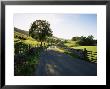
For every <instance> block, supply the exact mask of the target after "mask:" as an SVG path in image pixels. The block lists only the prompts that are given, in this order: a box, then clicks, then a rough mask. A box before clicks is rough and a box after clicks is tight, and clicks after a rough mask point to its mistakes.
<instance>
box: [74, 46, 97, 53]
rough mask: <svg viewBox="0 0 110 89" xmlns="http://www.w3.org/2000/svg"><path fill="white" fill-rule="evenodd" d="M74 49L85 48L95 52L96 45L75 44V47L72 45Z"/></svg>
mask: <svg viewBox="0 0 110 89" xmlns="http://www.w3.org/2000/svg"><path fill="white" fill-rule="evenodd" d="M73 48H74V49H84V48H86V50H87V51H93V52H97V46H77V47H73Z"/></svg>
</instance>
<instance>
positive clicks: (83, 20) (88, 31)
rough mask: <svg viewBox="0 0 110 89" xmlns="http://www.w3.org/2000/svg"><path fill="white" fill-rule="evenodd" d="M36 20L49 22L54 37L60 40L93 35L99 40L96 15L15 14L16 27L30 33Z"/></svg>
mask: <svg viewBox="0 0 110 89" xmlns="http://www.w3.org/2000/svg"><path fill="white" fill-rule="evenodd" d="M35 20H47V21H48V22H49V23H50V28H51V29H52V31H53V35H54V36H56V37H59V38H65V39H71V38H72V37H74V36H88V35H93V36H94V37H95V39H96V38H97V15H96V14H44V13H42V14H36V13H35V14H30V13H29V14H28V13H25V14H24V13H18V14H14V27H17V28H19V29H22V30H27V31H29V28H30V26H31V23H32V22H33V21H35Z"/></svg>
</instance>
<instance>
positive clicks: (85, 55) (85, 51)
mask: <svg viewBox="0 0 110 89" xmlns="http://www.w3.org/2000/svg"><path fill="white" fill-rule="evenodd" d="M84 59H86V60H87V50H86V48H84Z"/></svg>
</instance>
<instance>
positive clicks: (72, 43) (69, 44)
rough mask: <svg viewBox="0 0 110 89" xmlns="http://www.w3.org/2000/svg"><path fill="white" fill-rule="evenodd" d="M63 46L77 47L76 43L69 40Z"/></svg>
mask: <svg viewBox="0 0 110 89" xmlns="http://www.w3.org/2000/svg"><path fill="white" fill-rule="evenodd" d="M64 45H65V46H67V47H75V46H78V44H77V43H76V41H71V40H68V41H66V42H65V43H64Z"/></svg>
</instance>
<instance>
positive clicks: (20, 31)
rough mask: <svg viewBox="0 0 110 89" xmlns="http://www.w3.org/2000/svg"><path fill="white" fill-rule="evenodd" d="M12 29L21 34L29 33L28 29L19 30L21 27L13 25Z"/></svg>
mask: <svg viewBox="0 0 110 89" xmlns="http://www.w3.org/2000/svg"><path fill="white" fill-rule="evenodd" d="M14 31H15V32H19V33H22V34H24V35H29V31H24V30H21V29H19V28H16V27H14Z"/></svg>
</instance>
